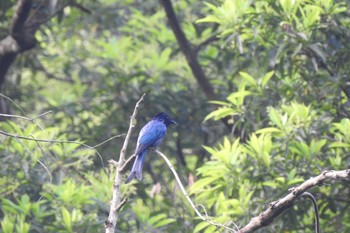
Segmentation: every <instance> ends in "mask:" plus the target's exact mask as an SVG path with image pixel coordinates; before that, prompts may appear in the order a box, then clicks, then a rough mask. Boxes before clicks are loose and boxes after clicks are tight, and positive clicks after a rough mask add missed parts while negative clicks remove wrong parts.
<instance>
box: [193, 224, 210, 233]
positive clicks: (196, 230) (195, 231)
mask: <svg viewBox="0 0 350 233" xmlns="http://www.w3.org/2000/svg"><path fill="white" fill-rule="evenodd" d="M208 226H210V224H209V223H208V222H200V223H198V224H197V226H196V227H195V228H194V230H193V233H197V232H200V231H202V230H203V229H204V228H206V227H208Z"/></svg>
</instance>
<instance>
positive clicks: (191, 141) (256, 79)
mask: <svg viewBox="0 0 350 233" xmlns="http://www.w3.org/2000/svg"><path fill="white" fill-rule="evenodd" d="M21 1H23V2H26V0H9V1H2V2H0V6H1V14H0V18H1V20H0V84H1V93H2V94H1V96H0V111H1V122H0V130H1V131H0V134H1V135H0V141H1V144H0V161H1V164H0V194H1V195H0V202H1V204H0V205H1V209H0V222H1V224H0V232H3V233H12V232H23V233H29V232H30V233H34V232H38V233H41V232H86V233H87V232H104V231H105V229H104V221H105V220H106V219H107V217H108V212H109V203H110V200H111V195H112V193H111V191H112V186H113V178H114V174H115V169H114V167H113V166H111V165H109V164H108V160H109V159H115V160H118V156H119V151H120V149H121V148H122V144H123V141H124V135H125V133H126V131H127V129H128V127H129V120H130V115H131V114H132V112H133V109H134V106H135V103H136V102H137V101H138V100H139V99H140V97H141V96H142V95H143V93H147V94H146V97H145V100H144V102H143V103H142V104H141V106H140V109H139V113H138V115H137V125H136V128H135V130H134V132H133V134H132V137H131V141H130V145H129V147H128V151H127V155H128V156H130V155H132V153H133V149H134V146H135V142H136V138H137V132H138V130H139V129H140V128H141V127H142V126H143V124H144V123H146V122H147V121H148V120H150V118H151V117H152V116H153V115H154V114H155V113H157V112H160V111H166V112H168V113H169V115H171V116H172V117H173V118H174V119H175V120H176V122H177V123H178V125H177V126H176V127H171V128H170V129H169V130H168V134H167V136H166V139H165V140H164V142H163V143H162V145H161V147H160V148H159V150H160V151H162V152H163V153H164V154H166V155H167V157H168V158H169V159H170V160H171V161H172V163H173V164H174V167H175V169H176V171H177V172H178V173H179V176H180V178H181V179H182V181H183V183H184V184H185V185H187V189H188V191H189V193H190V197H191V199H192V200H193V201H194V202H195V203H196V204H201V205H203V206H204V207H205V208H206V211H207V213H208V215H209V216H211V217H212V219H213V220H214V221H216V222H218V223H222V224H225V223H229V225H228V226H230V227H231V228H233V229H235V226H234V224H233V223H235V224H236V225H237V226H238V227H242V226H244V225H246V224H247V223H248V222H249V220H250V219H251V218H252V217H254V216H257V215H259V213H261V212H262V211H263V210H265V209H266V208H267V207H268V205H269V203H271V202H273V201H276V200H278V199H279V198H281V197H283V196H285V195H286V194H288V193H289V191H288V190H289V189H290V188H292V187H294V186H297V185H298V184H301V183H302V182H303V181H305V180H308V179H309V178H310V177H315V176H317V175H318V174H320V173H322V171H325V170H342V169H349V167H350V160H349V148H350V130H349V129H350V120H349V116H350V107H349V106H350V101H349V97H350V89H349V75H350V74H349V69H348V67H349V61H350V59H349V56H350V55H349V54H350V45H349V44H348V41H349V39H350V30H349V28H350V18H349V14H350V10H349V4H350V3H349V1H337V0H279V1H272V0H259V1H258V0H257V1H240V0H217V1H207V2H202V1H195V0H187V1H173V6H172V7H173V9H174V10H175V13H176V16H177V19H178V21H177V22H178V23H179V25H180V26H181V29H182V31H183V33H184V35H185V37H186V40H187V42H188V43H189V44H188V45H189V47H188V48H187V52H188V53H190V54H189V55H188V54H187V55H186V56H184V51H183V45H181V43H179V40H178V37H177V36H178V34H176V35H177V36H175V35H174V33H173V30H172V29H173V28H172V24H171V23H168V22H169V21H168V20H174V18H172V19H170V18H169V15H168V14H166V12H165V11H164V8H165V7H169V6H170V7H171V5H169V1H165V0H162V1H160V2H158V1H127V0H119V1H111V0H98V1H80V0H76V1H68V0H67V1H59V2H60V4H58V5H54V6H53V5H52V4H53V2H55V1H51V0H33V1H27V2H30V3H31V8H32V9H31V11H30V12H29V16H28V18H27V22H30V19H31V17H32V19H45V20H44V21H43V22H41V24H40V25H39V26H38V27H35V28H34V29H35V32H33V33H34V34H33V35H34V37H35V39H36V43H35V44H36V46H35V47H31V48H29V47H28V48H27V49H26V50H24V49H23V50H18V51H17V52H16V55H15V59H13V61H12V62H11V63H10V65H9V66H8V67H7V65H6V64H5V61H10V60H9V54H6V49H4V48H6V47H4V46H5V45H6V44H5V42H4V41H5V39H6V38H7V37H8V36H9V33H11V30H9V29H10V27H11V25H12V24H11V22H13V20H14V19H13V15H14V14H15V12H16V8H15V5H16V4H17V3H18V2H21ZM50 7H51V8H50ZM175 20H176V19H175ZM170 22H171V21H170ZM27 26H28V25H27ZM27 26H25V27H27ZM32 29H33V28H32ZM34 29H33V30H34ZM9 31H10V32H9ZM175 33H178V32H175ZM33 46H34V44H33ZM12 55H13V54H12ZM190 55H191V56H193V57H192V58H194V59H196V61H197V62H198V64H199V65H200V68H201V69H202V70H203V74H200V73H198V72H197V73H196V71H194V68H193V63H188V61H189V60H188V56H190ZM10 58H12V57H11V54H10ZM186 58H187V59H186ZM7 68H8V69H7ZM197 71H198V70H197ZM2 74H6V75H4V76H3V78H2V76H1V75H2ZM198 75H201V76H200V78H199V79H198ZM203 80H205V81H203ZM203 82H206V83H207V84H208V85H203ZM102 142H103V143H102ZM100 143H102V144H100ZM128 156H127V157H128ZM126 173H128V171H127V172H126ZM127 175H128V174H125V177H126V176H127ZM143 176H144V180H143V182H133V183H131V184H130V185H122V186H121V192H122V195H123V197H128V202H127V203H126V205H125V206H123V208H122V209H121V210H120V212H119V213H118V223H117V232H215V230H216V229H217V228H216V227H214V226H210V225H209V224H208V223H207V222H203V221H201V220H200V219H199V218H197V217H196V216H195V213H194V211H193V209H192V208H191V207H190V205H189V204H188V203H187V202H186V199H185V198H184V197H183V195H182V193H181V191H180V190H179V189H178V187H177V185H176V181H175V179H174V177H173V175H172V173H171V171H170V170H169V169H165V163H164V161H163V160H162V159H161V158H160V157H159V156H158V155H156V154H152V153H149V154H148V156H147V158H146V165H145V168H144V173H143ZM349 187H350V186H349V183H348V182H332V183H327V184H324V185H322V186H317V187H315V188H313V189H312V190H310V192H311V193H313V195H314V196H315V197H316V199H317V203H318V206H319V210H320V224H321V231H322V232H324V233H326V232H334V231H337V232H350V211H349V204H350V198H349V197H350V188H349ZM217 231H218V232H221V231H223V230H222V229H217ZM313 231H314V212H313V208H312V203H311V202H310V201H309V200H307V199H304V198H300V199H299V200H298V201H297V202H295V203H294V205H293V207H292V208H289V209H288V210H287V211H285V212H283V213H282V214H280V216H279V218H278V219H276V220H275V221H274V222H273V223H271V224H270V225H269V226H267V227H265V228H262V229H261V230H260V232H313ZM258 232H259V231H258Z"/></svg>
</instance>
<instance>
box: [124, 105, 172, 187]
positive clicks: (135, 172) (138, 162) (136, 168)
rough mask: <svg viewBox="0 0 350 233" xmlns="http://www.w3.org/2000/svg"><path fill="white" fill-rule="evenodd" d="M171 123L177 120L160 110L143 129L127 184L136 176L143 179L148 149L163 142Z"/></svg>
mask: <svg viewBox="0 0 350 233" xmlns="http://www.w3.org/2000/svg"><path fill="white" fill-rule="evenodd" d="M171 124H175V125H176V122H175V121H174V120H173V119H171V117H170V116H169V115H168V114H167V113H165V112H160V113H157V114H156V115H155V116H154V117H153V119H152V120H151V121H150V122H148V123H147V124H146V125H145V126H144V127H143V128H142V129H141V131H140V134H139V137H138V139H137V146H136V149H135V155H136V158H135V162H134V165H133V166H132V169H131V174H130V175H129V177H128V178H127V179H126V181H125V184H127V183H129V182H130V181H132V180H133V179H134V178H135V176H136V178H137V179H138V180H142V168H143V163H144V160H145V157H146V153H147V150H148V149H150V148H155V147H157V146H158V145H159V144H160V143H161V141H162V139H163V137H164V136H165V134H166V130H167V127H168V126H169V125H171Z"/></svg>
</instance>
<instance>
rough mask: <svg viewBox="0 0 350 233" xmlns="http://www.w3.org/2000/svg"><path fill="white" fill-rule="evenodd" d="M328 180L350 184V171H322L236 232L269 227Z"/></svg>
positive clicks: (240, 232)
mask: <svg viewBox="0 0 350 233" xmlns="http://www.w3.org/2000/svg"><path fill="white" fill-rule="evenodd" d="M330 180H340V181H346V182H350V169H347V170H340V171H324V172H322V174H320V175H318V176H316V177H313V178H310V179H309V180H307V181H305V182H304V183H302V184H301V185H299V186H298V187H296V188H293V191H292V192H291V193H289V194H288V195H287V196H285V197H284V198H281V199H280V200H278V201H275V202H273V203H270V206H269V208H268V209H267V210H265V211H264V212H262V213H261V214H260V215H259V216H257V217H254V218H252V219H251V220H250V222H249V223H248V224H247V225H246V226H244V227H243V228H241V229H240V230H239V231H238V233H248V232H253V231H255V230H257V229H260V228H262V227H264V226H267V225H269V224H270V223H271V222H272V221H273V220H274V219H275V218H276V217H277V216H278V215H279V214H281V213H282V212H283V211H284V210H286V209H287V208H289V207H291V206H292V205H293V203H294V201H295V200H296V199H297V198H299V197H300V196H301V195H302V194H303V193H305V192H306V191H307V190H309V189H311V188H312V187H314V186H317V185H322V184H323V182H325V181H330Z"/></svg>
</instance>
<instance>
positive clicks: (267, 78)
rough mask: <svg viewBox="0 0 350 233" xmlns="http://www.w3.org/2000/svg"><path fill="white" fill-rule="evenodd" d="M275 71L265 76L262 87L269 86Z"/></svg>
mask: <svg viewBox="0 0 350 233" xmlns="http://www.w3.org/2000/svg"><path fill="white" fill-rule="evenodd" d="M274 73H275V71H270V72H268V73H267V74H265V76H264V77H263V79H262V82H261V86H262V87H263V88H264V87H265V86H266V84H267V82H268V81H269V80H270V79H271V78H272V76H273V75H274Z"/></svg>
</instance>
